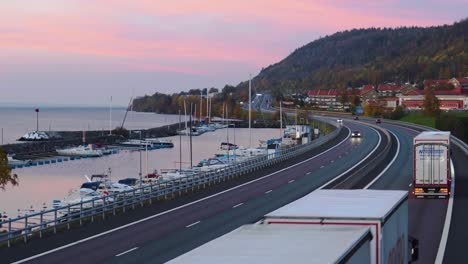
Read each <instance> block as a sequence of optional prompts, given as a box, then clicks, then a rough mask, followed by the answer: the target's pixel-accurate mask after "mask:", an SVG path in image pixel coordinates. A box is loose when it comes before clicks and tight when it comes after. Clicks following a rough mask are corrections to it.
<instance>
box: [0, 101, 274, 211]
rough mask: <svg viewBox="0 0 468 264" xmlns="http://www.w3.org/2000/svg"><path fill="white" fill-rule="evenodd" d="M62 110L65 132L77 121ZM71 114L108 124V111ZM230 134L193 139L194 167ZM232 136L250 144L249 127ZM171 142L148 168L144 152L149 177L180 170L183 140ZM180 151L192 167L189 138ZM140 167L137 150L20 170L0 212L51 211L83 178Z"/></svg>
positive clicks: (138, 118) (0, 200)
mask: <svg viewBox="0 0 468 264" xmlns="http://www.w3.org/2000/svg"><path fill="white" fill-rule="evenodd" d="M62 111H63V112H60V111H58V110H57V109H54V110H53V111H51V113H53V116H56V117H62V118H63V119H60V118H57V120H59V121H56V120H54V122H53V123H54V124H56V125H55V126H56V127H60V129H61V130H65V128H67V127H66V125H67V124H70V125H73V123H74V122H73V121H70V119H67V118H66V116H67V110H62ZM87 111H89V112H91V113H94V116H95V117H96V118H93V114H90V116H89V119H86V118H85V117H84V116H80V115H84V114H85V113H87ZM116 112H117V113H116V116H117V117H118V116H119V114H118V113H119V112H118V111H116ZM107 114H108V113H107ZM123 114H124V112H123V110H120V115H121V116H122V118H123ZM27 115H28V113H27V112H26V111H24V112H23V111H21V113H14V112H13V114H12V116H23V117H24V116H27ZM44 115H45V113H44ZM51 115H52V114H51ZM68 115H75V117H76V120H78V121H77V122H82V123H89V124H90V125H91V124H94V126H95V128H98V127H99V122H105V121H106V113H105V111H103V110H102V109H101V110H84V109H80V110H79V111H78V113H74V114H71V113H70V111H68ZM133 118H134V120H135V121H133V122H130V123H129V124H131V125H132V127H133V128H145V127H155V126H160V125H164V124H167V123H174V122H175V121H177V120H178V116H171V115H155V114H142V113H134V115H133ZM96 119H98V120H96ZM0 120H2V125H3V124H5V123H3V122H4V120H8V118H7V117H6V116H5V115H4V113H2V114H0ZM7 122H8V123H9V124H14V123H17V124H18V125H17V126H16V127H14V126H10V127H9V130H14V129H16V130H20V128H18V127H21V126H23V127H28V125H27V124H26V125H24V124H22V123H21V122H18V120H11V118H10V120H9V121H7ZM59 125H60V126H59ZM115 125H117V121H116V122H115ZM75 127H76V126H75ZM69 129H72V128H69ZM226 132H227V131H226V129H222V130H217V131H215V132H209V133H205V134H203V135H201V136H198V137H193V164H194V165H195V164H197V163H198V161H200V160H201V159H205V158H209V157H212V156H213V154H214V153H215V152H216V150H217V148H218V146H219V144H220V142H222V141H226V137H227V134H226ZM21 133H22V132H21ZM21 133H20V134H21ZM234 134H235V140H236V143H237V144H238V145H242V146H248V144H249V133H248V129H239V128H238V129H235V130H234V129H232V128H231V129H230V130H229V137H230V141H231V142H232V141H234ZM278 136H279V131H278V129H255V130H253V133H252V145H253V146H256V145H258V140H260V139H269V138H272V137H278ZM12 138H14V137H12ZM170 139H171V140H172V141H173V142H174V145H175V147H174V148H172V149H159V150H153V151H149V152H148V166H146V162H145V160H146V155H145V152H142V153H141V154H142V171H143V174H145V173H146V168H148V171H152V170H153V169H161V168H164V169H166V168H178V166H179V165H178V163H177V162H178V161H179V146H180V144H179V137H178V136H175V137H171V138H170ZM182 153H183V154H182V162H183V163H184V165H186V166H189V165H190V155H189V142H188V137H182ZM139 164H140V153H139V152H137V151H134V152H129V151H122V152H120V153H119V154H115V155H110V156H106V157H102V158H95V159H84V160H75V161H68V162H64V163H58V164H50V165H43V166H38V167H29V168H22V169H16V170H14V173H17V174H18V175H19V179H20V185H19V186H18V187H11V186H8V187H7V190H6V191H0V211H1V212H4V211H5V212H7V215H8V216H10V217H13V216H16V212H17V210H18V209H27V208H29V207H30V206H33V207H34V208H35V209H40V208H41V207H42V204H43V203H45V204H46V205H47V206H49V207H50V204H51V202H52V200H54V199H62V198H63V197H65V196H66V195H67V193H68V192H69V191H70V190H72V189H77V188H79V186H80V185H81V184H82V183H83V182H85V181H86V179H85V177H84V175H92V174H99V173H104V172H106V171H107V169H108V168H111V169H112V180H114V181H117V180H119V179H122V178H127V177H138V171H139ZM7 201H8V202H7Z"/></svg>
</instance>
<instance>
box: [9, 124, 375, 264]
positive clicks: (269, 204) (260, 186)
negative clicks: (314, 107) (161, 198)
mask: <svg viewBox="0 0 468 264" xmlns="http://www.w3.org/2000/svg"><path fill="white" fill-rule="evenodd" d="M348 126H349V128H350V129H352V130H355V129H359V130H361V131H362V133H363V138H362V139H360V140H359V139H353V140H351V139H349V138H345V139H344V141H343V142H342V143H340V144H338V145H336V146H334V147H333V149H332V151H327V152H324V153H322V154H319V155H317V154H318V153H317V154H316V155H317V156H315V157H312V158H310V159H309V160H306V161H304V162H302V163H300V164H298V165H295V166H290V167H288V168H285V169H283V170H280V171H277V172H274V171H275V170H277V168H271V170H269V171H265V172H264V173H271V174H267V175H266V176H262V177H261V178H257V179H256V180H255V181H253V182H247V183H244V184H243V185H241V186H239V187H236V188H234V189H230V190H228V191H222V192H221V193H218V194H212V196H211V197H210V196H208V197H205V198H202V200H199V201H198V202H196V201H195V199H196V198H197V197H191V199H190V200H191V202H192V204H189V206H183V207H180V208H177V209H172V210H170V211H168V212H166V213H159V214H156V216H153V217H151V216H150V217H151V218H150V219H147V220H145V221H141V222H138V223H136V224H132V225H130V226H128V227H125V228H122V229H119V230H115V231H112V232H109V231H108V233H107V234H104V235H98V236H97V237H95V238H93V239H89V240H86V241H84V242H82V243H80V242H79V243H75V244H72V245H71V246H68V247H65V248H62V249H60V250H56V251H54V252H51V253H50V254H45V255H43V256H40V257H37V258H34V259H33V261H34V263H63V262H67V263H101V262H115V263H120V262H121V263H150V262H151V263H159V262H165V261H167V260H170V259H172V258H174V257H176V256H178V255H180V254H182V253H184V252H187V251H188V250H190V249H193V248H195V247H197V246H198V245H201V244H203V243H205V242H207V241H209V240H211V239H213V238H215V237H218V236H220V235H223V234H225V233H227V232H229V231H231V230H233V229H235V228H236V227H238V226H240V225H243V224H246V223H251V222H254V221H256V220H258V219H260V218H261V217H262V216H263V215H264V214H266V213H268V212H270V211H272V210H274V209H276V208H278V207H280V206H282V205H284V204H287V203H289V202H291V201H294V200H296V199H298V198H299V197H301V196H303V195H305V194H307V193H309V192H311V191H313V190H314V189H316V188H319V187H320V186H322V185H324V184H326V183H327V182H329V181H330V180H331V179H333V178H335V177H336V176H338V175H339V174H342V173H343V172H345V171H347V170H348V168H350V167H353V166H354V164H356V163H359V162H360V161H362V160H363V158H364V157H365V156H366V155H367V154H368V153H369V152H371V151H372V150H373V149H375V148H376V146H377V143H378V142H379V135H378V134H377V133H376V132H375V131H374V130H373V129H370V128H368V127H367V126H364V125H361V124H348ZM344 131H346V134H347V135H345V136H348V134H349V132H348V130H347V129H346V130H344ZM341 140H343V137H342V138H341ZM335 144H336V142H335ZM323 150H324V149H323ZM323 150H322V151H323ZM272 172H273V173H272ZM177 200H178V199H177ZM187 201H188V200H186V201H185V202H187ZM194 201H195V202H194ZM162 207H164V206H162ZM162 207H161V208H162ZM144 209H147V208H143V209H142V210H144ZM147 210H148V209H147ZM126 215H130V214H129V213H127V214H126ZM124 216H125V215H124ZM120 217H122V216H120ZM117 218H119V217H116V218H114V219H117ZM114 219H113V218H111V219H108V220H106V221H104V222H102V223H100V224H101V225H106V224H109V226H114V227H115V226H118V225H117V224H112V220H114ZM135 220H137V219H135ZM109 222H111V223H109ZM120 224H122V223H120ZM98 225H99V224H92V225H90V226H89V227H87V228H83V229H82V230H87V229H88V228H90V229H93V227H94V229H96V230H97V228H96V227H95V226H98ZM107 230H111V229H110V228H109V229H107ZM78 231H79V230H78ZM78 231H76V230H71V231H69V232H67V233H64V234H59V235H56V236H52V237H49V238H45V239H43V240H41V241H39V240H35V241H31V242H30V243H29V244H27V245H26V246H24V247H21V246H19V247H18V248H13V249H11V250H8V251H6V252H2V255H3V253H6V255H5V256H6V257H7V260H9V261H15V260H20V259H24V258H27V257H30V256H34V255H37V254H40V253H42V252H46V251H48V250H51V249H54V248H57V247H59V246H63V245H66V243H65V242H67V237H72V239H71V238H70V239H69V240H68V243H70V242H71V241H75V240H80V239H85V238H86V237H89V236H91V235H96V234H99V233H96V234H87V235H86V236H84V235H79V232H78ZM88 233H89V231H88ZM59 236H61V237H59ZM61 238H63V239H62V240H60V241H61V242H63V243H58V242H55V241H57V240H59V239H61ZM24 252H27V254H25V253H24ZM83 252H86V254H83ZM15 253H16V254H15Z"/></svg>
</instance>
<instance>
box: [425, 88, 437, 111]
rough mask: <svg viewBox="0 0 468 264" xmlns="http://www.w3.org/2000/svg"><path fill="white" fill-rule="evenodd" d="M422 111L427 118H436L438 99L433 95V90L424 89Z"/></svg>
mask: <svg viewBox="0 0 468 264" xmlns="http://www.w3.org/2000/svg"><path fill="white" fill-rule="evenodd" d="M422 107H423V111H424V114H425V115H427V116H437V115H438V114H439V113H440V108H439V99H438V98H437V96H436V95H435V92H434V89H432V88H426V89H425V90H424V101H423V105H422Z"/></svg>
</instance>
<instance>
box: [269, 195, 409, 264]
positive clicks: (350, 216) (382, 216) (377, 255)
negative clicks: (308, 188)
mask: <svg viewBox="0 0 468 264" xmlns="http://www.w3.org/2000/svg"><path fill="white" fill-rule="evenodd" d="M261 223H262V224H265V225H297V226H308V225H316V226H358V227H368V228H369V229H370V231H371V234H372V237H373V238H372V240H371V243H370V248H371V263H373V264H381V263H408V259H409V257H408V256H409V251H410V250H409V246H408V193H407V192H406V191H382V190H317V191H314V192H312V193H310V194H308V195H306V196H304V197H302V198H300V199H298V200H296V201H294V202H292V203H290V204H288V205H285V206H283V207H281V208H279V209H277V210H275V211H273V212H271V213H269V214H267V215H266V216H265V217H264V219H263V220H262V221H261ZM413 246H415V245H413ZM415 258H417V251H415V252H414V254H412V260H414V259H415Z"/></svg>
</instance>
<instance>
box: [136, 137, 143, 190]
mask: <svg viewBox="0 0 468 264" xmlns="http://www.w3.org/2000/svg"><path fill="white" fill-rule="evenodd" d="M135 132H136V133H140V144H141V130H140V131H135ZM138 149H139V150H138V152H139V155H140V170H139V172H138V176H139V177H140V185H141V182H142V181H143V178H142V173H141V146H140V147H139V148H138Z"/></svg>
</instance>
